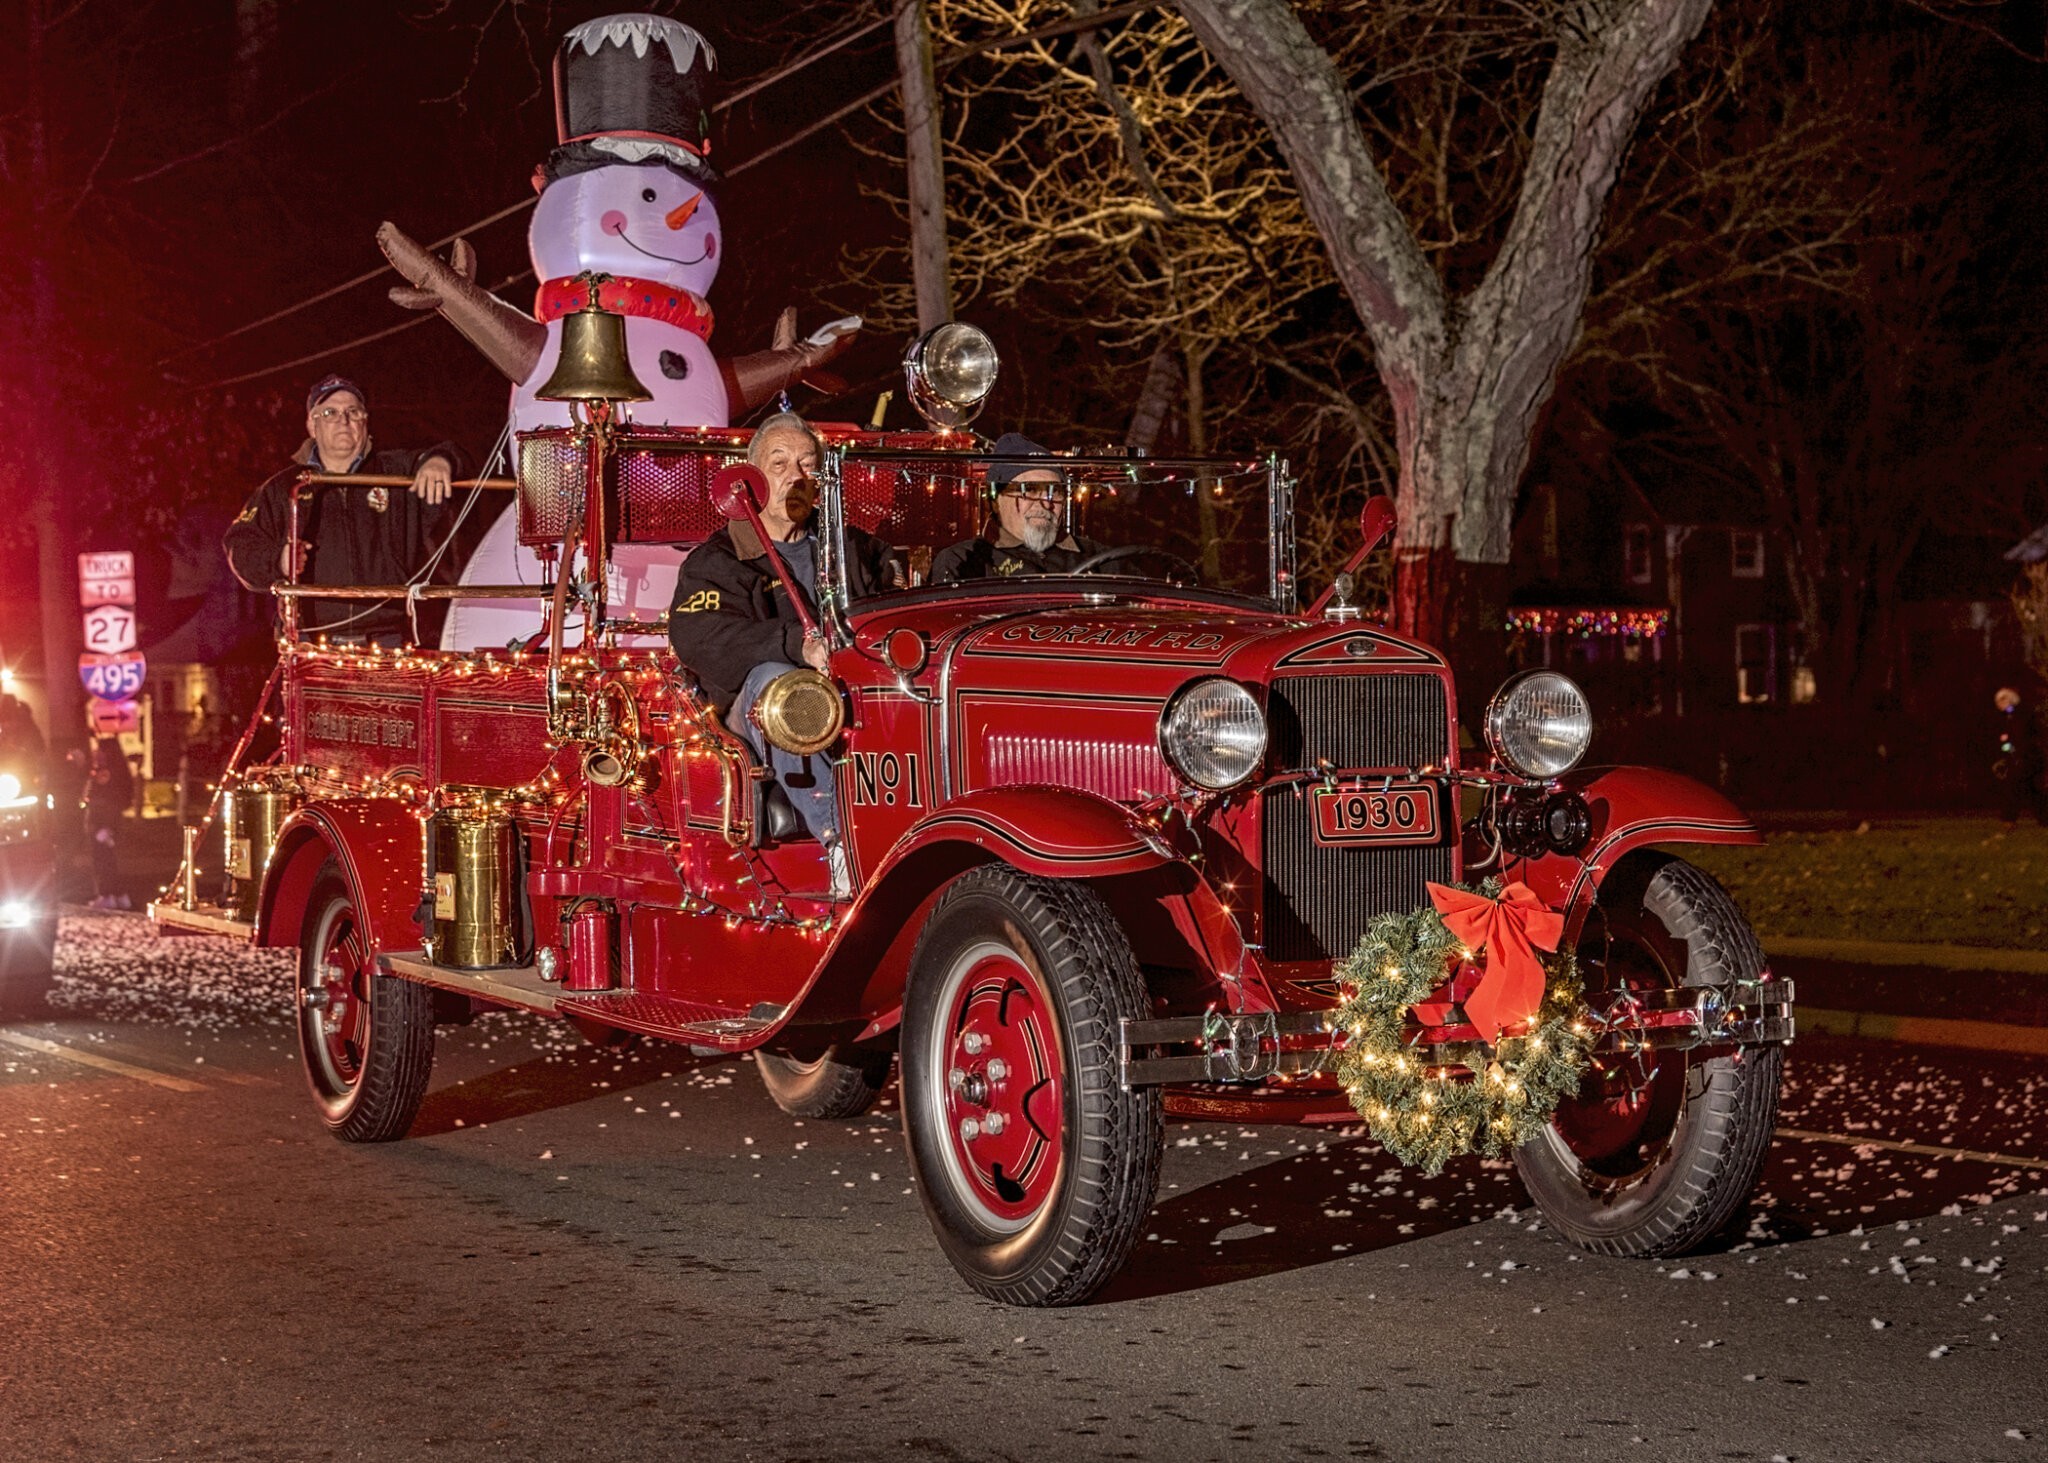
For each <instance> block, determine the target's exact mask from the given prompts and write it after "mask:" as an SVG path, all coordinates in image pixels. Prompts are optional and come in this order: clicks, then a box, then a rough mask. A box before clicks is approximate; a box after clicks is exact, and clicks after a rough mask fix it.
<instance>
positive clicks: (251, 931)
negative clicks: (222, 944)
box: [143, 899, 256, 942]
mask: <svg viewBox="0 0 2048 1463" xmlns="http://www.w3.org/2000/svg"><path fill="white" fill-rule="evenodd" d="M143 911H144V913H146V914H147V915H148V916H149V917H150V919H151V920H152V921H154V922H155V924H156V927H157V929H158V930H159V931H160V932H162V933H164V934H167V935H226V936H227V937H228V938H229V939H231V940H241V941H244V942H248V941H251V940H254V939H255V938H256V921H254V920H252V919H243V918H242V917H241V915H240V914H238V913H236V912H235V911H234V910H231V909H225V908H223V907H221V906H220V905H218V904H195V905H193V906H192V907H191V908H190V909H187V908H185V907H184V906H183V905H181V904H178V903H176V902H174V901H172V900H169V899H152V900H151V901H150V902H149V903H148V904H146V905H144V906H143Z"/></svg>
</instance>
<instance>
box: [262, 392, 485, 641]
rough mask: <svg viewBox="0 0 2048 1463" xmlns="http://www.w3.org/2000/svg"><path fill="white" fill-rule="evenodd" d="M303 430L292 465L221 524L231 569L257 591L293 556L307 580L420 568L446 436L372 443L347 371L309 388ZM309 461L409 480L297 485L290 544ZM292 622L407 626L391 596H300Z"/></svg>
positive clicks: (436, 510)
mask: <svg viewBox="0 0 2048 1463" xmlns="http://www.w3.org/2000/svg"><path fill="white" fill-rule="evenodd" d="M306 437H307V441H306V444H305V446H304V447H302V448H301V449H300V450H299V452H298V454H297V455H296V456H295V457H294V458H293V459H292V462H291V465H290V466H288V467H285V468H284V469H282V470H281V471H279V472H277V473H275V474H273V475H272V476H271V477H270V479H269V480H268V481H266V482H265V483H264V484H263V486H262V487H260V488H258V489H257V490H256V492H255V495H254V496H253V497H251V498H250V499H249V502H248V505H247V506H246V507H244V508H243V509H242V513H241V516H240V517H238V518H237V519H236V520H235V521H234V524H233V525H232V526H231V527H230V528H229V529H228V532H227V537H226V539H225V541H224V544H223V547H225V548H226V550H227V555H228V563H229V565H230V566H231V567H232V568H233V569H234V571H235V577H236V578H237V579H239V580H241V581H242V583H243V584H244V585H246V586H248V587H249V588H250V589H253V590H256V591H257V592H259V593H261V592H263V591H266V590H268V589H269V588H270V586H271V584H272V583H273V582H275V581H277V580H280V579H288V578H290V577H291V575H292V569H293V565H294V561H296V564H297V568H298V571H299V579H300V581H301V582H303V583H307V584H332V585H343V584H355V585H377V584H388V585H397V584H405V583H408V582H411V581H412V580H414V579H415V578H416V577H423V576H424V574H425V573H426V572H427V571H428V568H429V564H430V561H431V560H432V558H433V556H434V553H435V551H436V549H437V547H438V546H439V543H440V540H441V538H442V537H443V536H444V535H445V533H446V531H447V518H448V508H447V505H448V497H449V493H450V491H451V488H452V484H453V482H454V480H455V478H456V477H457V476H459V475H460V470H461V461H462V459H461V454H460V453H458V452H457V451H456V449H455V447H454V446H453V445H452V444H450V443H447V442H442V443H439V444H437V445H436V446H433V447H429V448H427V449H426V450H425V451H423V452H411V451H404V450H401V449H395V448H385V449H383V450H381V451H380V450H378V449H377V448H375V447H374V446H373V445H372V443H371V440H370V404H369V397H368V396H367V395H366V394H365V393H364V391H363V389H362V388H361V387H360V386H358V385H356V383H355V382H353V381H351V380H349V379H348V378H347V377H346V376H327V377H324V378H322V379H321V380H320V381H319V382H317V383H316V384H315V385H314V387H313V389H312V391H310V392H309V393H307V396H306ZM308 467H312V468H314V469H316V470H317V471H320V472H329V473H355V474H364V475H377V476H387V477H404V478H410V479H411V480H412V483H411V487H410V489H409V490H408V489H405V488H398V489H393V488H391V487H389V486H384V487H357V486H352V485H333V486H327V487H317V488H309V489H306V490H304V491H302V492H301V494H300V498H299V538H298V541H297V542H296V543H293V542H292V541H291V493H292V485H293V483H295V482H296V481H297V480H298V476H299V474H300V473H301V472H303V471H305V470H306V469H307V468H308ZM299 628H300V633H301V634H302V635H303V636H304V637H305V638H307V639H315V638H319V637H322V636H324V637H325V638H326V639H328V640H329V641H331V642H334V643H337V644H375V645H401V644H403V643H404V641H405V638H406V630H407V625H406V618H405V609H404V606H403V604H402V603H400V602H399V601H398V600H396V599H395V598H394V599H386V600H360V599H358V600H346V599H315V600H306V601H303V602H301V604H300V614H299Z"/></svg>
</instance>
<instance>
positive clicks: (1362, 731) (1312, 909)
mask: <svg viewBox="0 0 2048 1463" xmlns="http://www.w3.org/2000/svg"><path fill="white" fill-rule="evenodd" d="M1267 709H1268V715H1269V716H1270V717H1271V721H1272V736H1273V747H1274V752H1275V756H1274V758H1273V762H1272V765H1274V766H1276V767H1290V766H1291V767H1313V766H1315V765H1316V764H1317V762H1319V761H1326V762H1328V763H1329V764H1330V765H1331V766H1333V767H1336V768H1339V769H1342V770H1346V771H1350V770H1357V769H1363V768H1384V769H1392V768H1400V769H1402V770H1407V769H1409V768H1414V767H1421V766H1425V765H1429V764H1436V765H1441V764H1442V763H1443V761H1444V760H1445V757H1446V756H1447V755H1448V752H1449V749H1450V726H1449V718H1448V715H1447V712H1446V709H1445V705H1444V693H1443V686H1442V683H1441V682H1439V681H1438V680H1437V679H1436V678H1435V677H1434V676H1417V675H1362V676H1360V675H1351V676H1288V677H1283V678H1281V679H1279V680H1276V681H1274V682H1273V685H1272V690H1271V694H1270V696H1269V698H1268V702H1267ZM1260 823H1261V827H1262V830H1263V832H1262V837H1261V840H1260V841H1261V844H1262V855H1263V860H1264V866H1265V880H1264V884H1265V900H1264V912H1265V920H1264V937H1263V938H1264V944H1265V948H1266V958H1267V959H1269V960H1326V959H1332V958H1341V957H1342V956H1345V955H1348V954H1350V953H1351V950H1352V948H1353V947H1354V946H1356V945H1357V943H1358V939H1359V936H1361V935H1363V934H1364V933H1365V926H1366V922H1367V921H1368V920H1370V919H1371V918H1372V917H1373V916H1374V915H1376V914H1383V913H1386V912H1388V911H1394V910H1407V909H1413V908H1415V907H1416V906H1417V905H1420V904H1422V903H1424V902H1425V900H1426V897H1427V896H1426V893H1425V891H1424V889H1423V887H1422V886H1423V884H1424V883H1425V882H1427V881H1430V880H1435V881H1437V882H1438V883H1444V882H1448V881H1449V880H1450V878H1451V877H1452V863H1451V853H1452V848H1451V843H1450V841H1449V831H1448V830H1447V833H1446V840H1445V842H1443V843H1441V844H1439V845H1436V846H1434V847H1430V848H1373V847H1371V846H1370V845H1367V846H1364V847H1351V848H1326V847H1324V846H1322V845H1321V844H1318V843H1317V842H1316V840H1315V827H1314V822H1313V815H1312V813H1311V810H1310V805H1309V800H1308V799H1307V798H1306V797H1302V796H1299V795H1297V794H1296V793H1293V792H1291V791H1282V792H1274V793H1269V794H1267V795H1266V797H1265V799H1264V802H1263V805H1262V808H1261V816H1260Z"/></svg>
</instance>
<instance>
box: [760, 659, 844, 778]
mask: <svg viewBox="0 0 2048 1463" xmlns="http://www.w3.org/2000/svg"><path fill="white" fill-rule="evenodd" d="M748 714H749V715H750V716H752V717H753V719H754V725H755V726H758V727H759V728H761V734H762V735H763V736H765V737H766V738H767V739H768V740H769V741H771V742H773V743H774V744H775V745H776V746H778V747H780V748H782V750H783V751H785V752H791V753H794V754H795V755H797V756H799V757H808V756H810V755H811V754H812V753H814V752H822V751H824V750H825V749H826V748H827V747H829V746H831V745H832V743H833V742H835V741H837V740H838V738H839V728H840V726H841V725H842V723H844V721H845V719H846V707H845V705H844V703H842V702H841V701H840V699H839V688H838V687H837V686H835V685H833V684H832V681H831V679H830V678H829V677H827V676H824V675H820V674H819V673H818V672H817V671H814V670H812V669H810V668H809V667H808V666H804V667H799V668H798V669H796V670H792V671H784V672H783V673H782V674H781V675H779V676H777V677H776V678H775V679H774V680H772V681H770V682H769V683H768V684H767V685H766V686H764V687H762V688H761V694H760V695H759V696H757V697H756V698H755V699H754V705H753V707H752V709H751V711H750V712H749V713H748Z"/></svg>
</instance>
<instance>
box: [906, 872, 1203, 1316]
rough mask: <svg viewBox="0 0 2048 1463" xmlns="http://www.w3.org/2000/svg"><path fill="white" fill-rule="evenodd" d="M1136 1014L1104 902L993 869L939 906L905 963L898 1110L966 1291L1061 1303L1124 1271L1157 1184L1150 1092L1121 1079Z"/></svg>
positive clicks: (1139, 992) (1157, 1138) (1154, 1094)
mask: <svg viewBox="0 0 2048 1463" xmlns="http://www.w3.org/2000/svg"><path fill="white" fill-rule="evenodd" d="M1146 1014H1147V1001H1146V995H1145V985H1144V981H1143V979H1142V978H1141V977H1140V975H1139V973H1138V964H1137V960H1136V958H1135V957H1134V956H1133V955H1132V953H1131V947H1130V942H1129V941H1128V940H1127V939H1126V938H1125V936H1124V932H1123V928H1122V926H1121V925H1119V924H1118V923H1117V920H1116V916H1115V915H1114V914H1112V913H1111V912H1110V909H1109V907H1108V905H1106V904H1105V903H1104V902H1103V901H1102V898H1101V896H1099V895H1098V894H1096V893H1095V892H1094V891H1093V890H1091V889H1089V888H1087V887H1085V886H1083V885H1080V884H1076V883H1072V882H1069V881H1064V880H1056V879H1042V878H1038V877H1035V876H1033V875H1029V874H1024V873H1020V872H1018V871H1017V870H1015V869H1013V868H1010V867H1008V866H1006V865H1000V864H997V865H990V866H986V867H983V868H980V869H976V870H974V871H973V872H972V873H969V874H966V875H963V876H962V877H961V878H960V879H958V880H956V881H955V882H954V884H953V885H952V887H951V888H949V889H948V890H947V891H946V893H945V895H944V896H943V897H942V898H941V899H940V900H939V902H938V903H937V905H935V906H934V908H933V910H932V914H931V917H930V919H929V920H928V921H927V922H926V924H925V927H924V931H923V933H922V934H921V935H920V936H919V937H918V943H917V952H916V954H915V955H914V956H913V957H912V960H911V970H910V988H909V991H908V994H907V998H906V1000H905V1005H904V1018H903V1041H902V1063H903V1069H902V1070H903V1115H904V1125H905V1128H906V1131H907V1133H908V1138H909V1143H908V1146H909V1150H910V1159H911V1168H912V1171H913V1173H914V1174H915V1175H916V1178H917V1181H918V1192H919V1193H920V1195H921V1196H922V1197H923V1200H924V1206H925V1213H926V1214H927V1216H928V1217H929V1218H930V1219H931V1221H932V1227H933V1228H934V1229H935V1230H936V1231H937V1233H938V1238H939V1243H940V1245H941V1246H942V1247H943V1248H944V1249H945V1251H946V1256H947V1258H948V1259H950V1260H951V1261H952V1262H953V1265H954V1268H955V1269H957V1270H958V1271H959V1272H960V1274H961V1275H962V1276H963V1277H964V1278H965V1279H966V1281H967V1283H968V1284H969V1285H972V1286H973V1287H974V1288H975V1289H976V1290H978V1291H980V1292H981V1293H982V1294H983V1295H986V1296H988V1297H990V1298H991V1299H994V1300H999V1301H1003V1302H1006V1303H1007V1304H1010V1305H1030V1306H1056V1305H1072V1304H1075V1303H1076V1302H1079V1301H1083V1300H1086V1299H1087V1298H1088V1297H1089V1296H1091V1295H1093V1294H1094V1293H1095V1292H1096V1291H1097V1290H1099V1289H1101V1288H1102V1286H1103V1285H1105V1284H1106V1283H1108V1281H1109V1280H1110V1279H1111V1278H1112V1277H1113V1276H1114V1275H1115V1274H1116V1273H1117V1271H1118V1270H1119V1269H1121V1268H1122V1267H1123V1263H1124V1261H1125V1259H1126V1258H1128V1256H1129V1254H1130V1252H1131V1248H1132V1246H1133V1245H1134V1244H1135V1243H1136V1242H1137V1238H1138V1233H1139V1230H1140V1228H1141V1226H1142V1225H1143V1223H1144V1220H1145V1216H1146V1215H1147V1214H1148V1213H1149V1212H1150V1211H1151V1208H1152V1199H1153V1195H1154V1193H1155V1191H1156V1190H1157V1187H1158V1182H1159V1159H1160V1150H1161V1149H1162V1147H1163V1146H1164V1142H1165V1136H1164V1129H1163V1126H1162V1120H1161V1113H1160V1096H1159V1091H1158V1089H1157V1088H1141V1089H1137V1090H1133V1091H1126V1090H1124V1089H1123V1087H1122V1085H1121V1083H1120V1082H1119V1080H1118V1069H1117V1060H1118V1055H1119V1050H1120V1045H1121V1039H1122V1028H1121V1023H1122V1021H1123V1020H1125V1019H1126V1018H1132V1019H1135V1018H1141V1017H1143V1016H1144V1015H1146Z"/></svg>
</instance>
